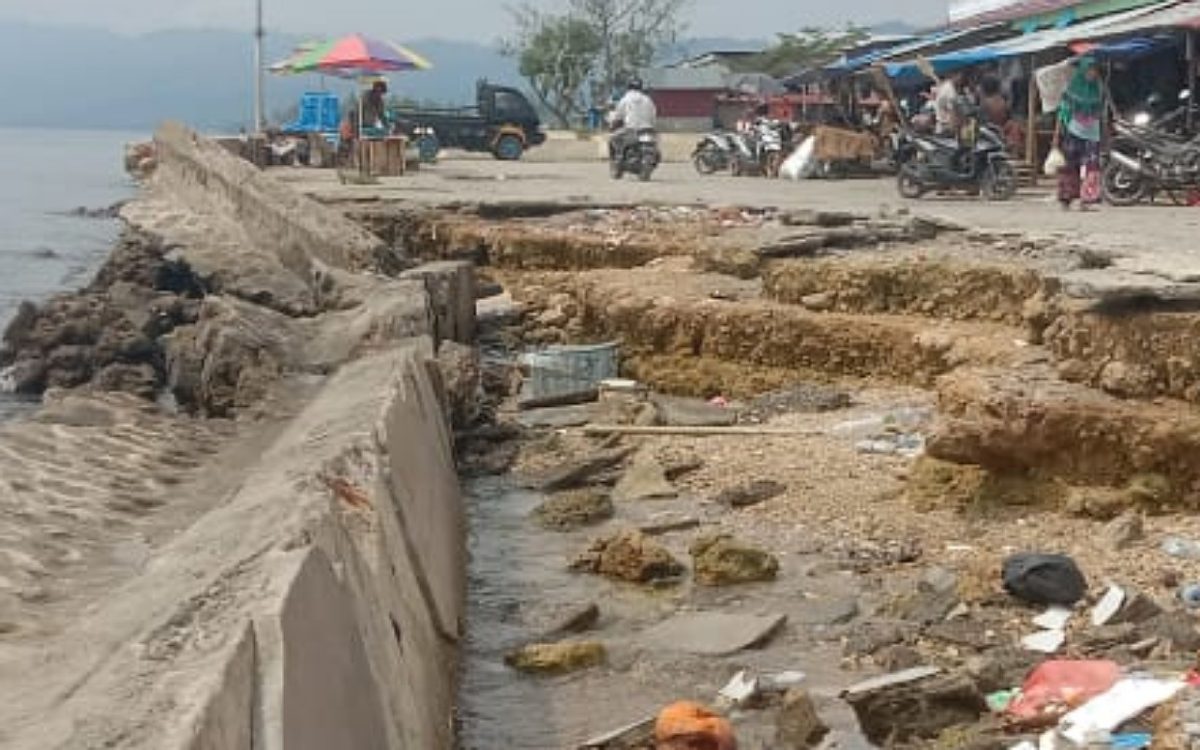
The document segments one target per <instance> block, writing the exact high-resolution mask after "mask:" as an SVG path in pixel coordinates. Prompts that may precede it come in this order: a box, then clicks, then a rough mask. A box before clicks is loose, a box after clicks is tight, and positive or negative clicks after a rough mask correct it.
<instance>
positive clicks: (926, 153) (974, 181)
mask: <svg viewBox="0 0 1200 750" xmlns="http://www.w3.org/2000/svg"><path fill="white" fill-rule="evenodd" d="M896 160H897V161H898V162H899V168H900V177H899V188H900V195H902V196H904V197H905V198H920V197H921V196H923V195H924V194H925V193H927V192H929V191H930V190H950V189H956V188H957V189H966V190H968V191H972V192H974V191H978V192H979V194H980V195H982V196H983V197H984V198H985V199H987V200H995V201H1005V200H1008V199H1010V198H1012V197H1013V195H1014V194H1015V193H1016V192H1017V175H1016V171H1015V170H1014V169H1013V166H1012V162H1011V160H1010V157H1009V155H1008V149H1007V148H1006V146H1005V143H1004V138H1003V136H1001V135H1000V133H999V132H997V131H996V129H995V128H992V127H991V126H987V125H985V126H982V127H980V128H979V131H978V135H977V137H976V138H975V145H974V146H973V147H963V146H962V145H960V144H959V142H958V140H957V139H955V138H944V137H940V136H936V135H924V134H919V133H915V132H909V133H905V134H904V135H903V136H902V137H901V138H900V139H899V142H898V145H897V147H896Z"/></svg>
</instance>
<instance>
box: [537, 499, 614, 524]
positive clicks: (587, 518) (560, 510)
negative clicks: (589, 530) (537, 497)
mask: <svg viewBox="0 0 1200 750" xmlns="http://www.w3.org/2000/svg"><path fill="white" fill-rule="evenodd" d="M615 512H616V511H615V509H614V507H613V501H612V499H611V498H609V496H608V493H607V492H605V491H602V490H595V489H584V490H570V491H568V492H564V493H562V494H559V495H554V496H553V497H551V498H550V499H549V500H547V501H545V502H544V503H542V504H541V505H539V506H538V507H537V508H535V509H534V511H533V520H535V521H536V522H537V523H538V525H539V526H541V527H542V528H544V529H548V530H551V531H574V530H576V529H581V528H584V527H586V526H594V525H596V524H599V523H603V522H605V521H607V520H609V519H610V518H612V517H613V515H614V514H615Z"/></svg>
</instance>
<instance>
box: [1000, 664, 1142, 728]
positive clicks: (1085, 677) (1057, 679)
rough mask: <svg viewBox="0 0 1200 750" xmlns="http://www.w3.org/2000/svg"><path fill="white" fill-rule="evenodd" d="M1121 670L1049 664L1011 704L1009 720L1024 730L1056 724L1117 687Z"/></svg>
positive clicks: (1114, 666) (1031, 676)
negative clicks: (1070, 713) (1075, 710)
mask: <svg viewBox="0 0 1200 750" xmlns="http://www.w3.org/2000/svg"><path fill="white" fill-rule="evenodd" d="M1120 677H1121V667H1119V666H1118V665H1117V664H1116V663H1115V662H1111V661H1068V660H1060V661H1048V662H1044V663H1042V664H1040V665H1038V666H1037V667H1036V668H1035V669H1034V670H1033V671H1032V672H1030V673H1029V676H1028V677H1026V678H1025V684H1024V685H1023V686H1021V694H1020V695H1019V696H1018V697H1017V698H1016V699H1015V700H1013V702H1012V703H1010V704H1009V706H1008V710H1007V711H1006V712H1005V716H1006V717H1007V718H1008V720H1009V721H1010V722H1012V723H1014V724H1017V725H1019V726H1022V727H1029V728H1033V727H1045V726H1051V725H1053V724H1056V723H1057V722H1058V720H1059V719H1061V718H1062V717H1063V716H1064V715H1066V714H1067V713H1068V712H1070V711H1071V710H1073V709H1075V708H1078V707H1079V706H1081V705H1083V704H1084V703H1087V702H1088V701H1089V700H1091V699H1092V698H1095V697H1096V696H1097V695H1100V694H1101V693H1105V692H1108V690H1109V688H1111V687H1112V686H1113V685H1115V684H1116V683H1117V680H1118V679H1120Z"/></svg>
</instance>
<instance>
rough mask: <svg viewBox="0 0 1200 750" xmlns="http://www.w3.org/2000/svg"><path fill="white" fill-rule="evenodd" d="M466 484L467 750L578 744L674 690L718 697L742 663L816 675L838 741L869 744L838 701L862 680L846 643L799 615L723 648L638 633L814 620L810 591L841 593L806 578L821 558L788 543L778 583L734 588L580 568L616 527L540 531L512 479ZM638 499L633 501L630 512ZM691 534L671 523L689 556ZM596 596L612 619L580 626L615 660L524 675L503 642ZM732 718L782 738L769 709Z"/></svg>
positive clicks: (535, 498)
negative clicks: (715, 622)
mask: <svg viewBox="0 0 1200 750" xmlns="http://www.w3.org/2000/svg"><path fill="white" fill-rule="evenodd" d="M464 489H465V490H466V495H467V503H468V513H469V531H470V535H469V549H470V553H471V561H470V577H469V604H468V621H467V639H466V648H465V653H464V658H463V679H462V685H461V694H460V700H459V741H460V748H461V749H462V750H494V749H495V748H501V747H508V748H522V749H523V750H542V749H545V750H559V749H561V748H574V747H576V746H577V745H578V744H579V743H580V742H582V741H584V740H586V739H588V738H590V737H592V736H595V735H597V734H601V733H603V732H606V731H609V730H611V729H614V728H616V727H620V726H624V725H627V724H630V723H632V722H634V721H637V720H640V719H642V718H645V717H647V716H651V715H653V714H655V713H657V711H658V710H659V709H660V708H661V707H662V706H664V705H666V704H668V703H671V702H673V701H676V700H698V701H700V702H705V703H711V702H712V701H713V700H714V698H715V696H716V694H717V691H718V690H719V689H720V688H721V687H722V686H724V684H725V683H726V682H727V681H728V680H729V679H730V678H731V677H732V676H733V675H734V674H736V673H737V672H738V671H739V670H742V669H750V670H756V671H758V672H762V673H772V672H780V671H786V670H798V671H802V672H805V673H807V674H808V675H809V685H808V687H809V688H810V690H811V691H812V692H813V693H814V695H815V696H816V697H817V698H818V701H821V702H822V704H823V705H822V712H823V716H824V718H825V719H826V721H828V722H829V723H830V724H831V725H832V726H833V727H834V728H835V730H840V731H839V734H842V733H843V732H844V733H845V734H842V736H843V737H845V740H844V741H842V742H841V743H840V744H839V747H842V748H860V747H868V746H867V745H866V744H865V742H863V741H861V740H859V739H856V737H855V736H854V720H853V718H852V716H851V714H850V712H849V709H848V708H846V707H845V706H844V705H842V704H840V702H839V701H837V699H836V696H837V693H838V691H839V690H840V689H841V688H842V687H844V686H846V685H848V684H851V683H852V682H854V681H856V680H857V679H858V678H857V677H856V676H850V675H847V674H844V673H842V672H841V671H840V669H839V662H840V653H839V647H838V645H837V644H836V643H832V644H829V643H820V642H818V641H815V640H814V639H813V638H812V635H811V633H810V631H809V629H808V628H807V627H801V626H794V625H791V624H789V625H787V626H785V628H784V630H783V631H782V632H781V633H780V634H779V635H777V636H776V637H775V638H774V639H773V640H772V641H771V642H770V644H769V645H767V646H766V647H765V648H763V649H759V650H752V651H746V652H742V653H740V654H737V655H734V656H730V657H722V658H701V657H694V656H688V655H684V654H667V653H650V652H647V651H646V650H644V649H642V648H640V647H639V645H638V641H637V638H638V633H639V632H640V631H642V630H644V629H645V628H647V627H649V626H650V625H653V624H655V623H657V622H660V621H662V620H663V619H665V618H667V617H669V616H671V615H672V614H674V613H676V612H679V611H681V610H689V609H703V610H721V611H730V612H765V611H773V612H780V613H784V614H787V615H788V616H789V620H790V621H792V622H797V623H799V622H803V621H804V614H805V611H806V610H807V608H808V606H809V601H810V599H806V594H807V595H808V596H811V593H812V591H813V590H820V591H821V592H822V595H828V596H836V595H844V594H845V588H846V583H845V580H844V579H842V580H826V581H814V580H812V579H808V578H805V577H804V576H803V575H802V574H801V573H800V572H799V571H800V568H802V567H803V566H804V564H805V562H806V561H807V562H811V559H801V557H800V556H798V555H786V552H785V556H784V574H783V576H781V579H780V581H778V582H776V583H772V584H766V585H756V586H748V587H738V588H735V589H702V588H693V587H692V586H690V585H684V586H681V587H679V588H676V589H672V590H669V591H648V590H645V589H642V588H638V587H633V586H626V585H623V584H618V583H613V582H610V581H607V580H605V579H602V578H599V577H595V576H587V575H579V574H573V573H571V572H570V571H569V570H568V567H567V566H568V562H569V561H570V559H571V558H572V556H573V555H574V554H576V553H578V552H579V551H580V550H581V549H582V548H583V547H584V546H586V543H587V540H588V539H589V538H591V537H593V536H595V535H599V534H602V533H604V532H605V531H607V530H609V529H608V528H605V527H602V528H600V529H591V530H586V531H581V532H575V533H569V534H558V533H552V532H547V531H543V530H542V529H540V528H538V527H537V526H536V525H534V524H533V523H531V522H530V521H529V519H528V515H529V513H530V511H532V510H533V509H534V508H535V507H536V506H537V505H538V503H540V502H541V501H542V499H543V497H542V496H540V495H539V494H537V493H532V492H528V491H525V490H521V489H518V488H516V487H515V486H514V484H513V483H512V480H511V478H508V477H490V478H484V479H480V480H474V481H471V482H469V483H467V485H466V486H465V488H464ZM638 510H640V509H637V508H623V509H620V510H619V515H626V516H628V515H629V511H634V512H635V513H636V511H638ZM626 523H628V521H626ZM614 525H619V522H617V523H615V524H614ZM691 538H692V535H691V534H679V535H674V536H672V537H671V538H670V539H669V540H667V543H668V546H669V547H670V548H671V550H672V552H674V553H675V554H676V555H677V556H678V557H679V558H680V559H682V560H687V559H688V558H687V554H686V547H687V544H688V543H689V542H690V540H691ZM589 602H596V603H597V604H599V605H600V609H601V613H602V614H601V621H600V623H599V625H598V629H597V630H596V631H595V632H594V633H591V634H588V635H586V636H583V637H584V638H590V639H594V640H599V641H601V642H603V643H604V644H605V646H606V648H607V649H608V653H609V664H608V665H607V666H606V667H604V668H601V669H594V670H589V671H587V672H583V673H579V674H575V675H569V676H565V677H551V678H542V677H533V676H528V675H522V674H518V673H516V672H514V671H512V670H510V669H508V668H507V667H506V666H505V665H504V655H505V653H507V652H508V651H509V650H511V649H512V648H514V647H517V646H520V645H522V644H524V643H528V642H531V641H534V640H537V634H538V633H540V632H544V630H545V629H546V628H547V627H549V626H551V625H553V620H554V613H555V612H556V611H558V612H561V611H562V608H566V607H572V606H580V605H585V604H587V603H589ZM734 720H735V726H736V727H737V732H738V735H739V743H740V747H742V748H743V750H758V749H760V748H770V747H773V737H774V721H773V716H772V715H771V714H769V713H764V712H749V713H747V714H744V715H740V716H735V717H734Z"/></svg>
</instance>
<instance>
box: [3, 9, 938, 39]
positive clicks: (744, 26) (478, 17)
mask: <svg viewBox="0 0 1200 750" xmlns="http://www.w3.org/2000/svg"><path fill="white" fill-rule="evenodd" d="M563 2H564V0H538V4H540V5H543V6H545V7H553V6H555V5H558V4H562V3H563ZM692 3H693V5H692V10H691V12H690V14H689V17H690V23H689V27H690V33H691V34H693V35H695V36H735V37H769V36H771V35H772V34H773V33H774V32H775V31H783V30H789V29H796V28H799V27H802V26H807V25H828V24H842V23H845V22H847V21H858V22H865V21H891V20H906V21H909V22H911V23H914V24H917V25H921V24H929V23H933V22H936V21H938V20H941V19H942V18H944V17H945V13H946V0H740V1H737V0H692ZM264 4H265V8H266V11H265V12H266V15H267V24H268V27H269V28H275V29H279V30H285V31H297V32H303V33H318V32H320V33H341V32H346V31H363V32H366V33H376V34H378V35H379V36H386V37H390V38H408V39H412V38H417V37H428V36H437V37H446V38H451V39H475V40H478V41H491V40H493V39H496V38H497V37H499V36H502V35H503V34H504V33H505V31H506V29H507V24H508V15H507V13H506V12H505V10H504V9H505V7H507V5H508V4H509V3H507V2H504V0H499V1H497V0H432V1H430V0H264ZM253 8H254V0H0V18H17V19H24V20H30V21H36V22H46V23H81V24H87V25H91V26H102V27H105V28H109V29H116V30H120V31H125V32H141V31H152V30H158V29H165V28H180V27H195V26H209V27H221V28H240V27H245V26H247V25H249V24H250V23H251V19H252V17H253Z"/></svg>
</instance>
